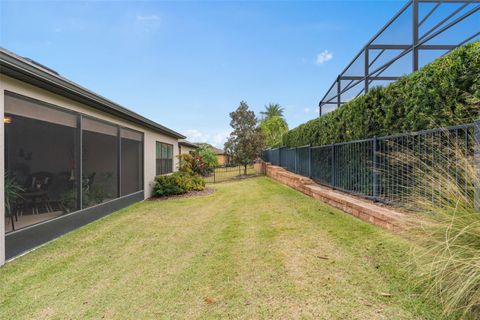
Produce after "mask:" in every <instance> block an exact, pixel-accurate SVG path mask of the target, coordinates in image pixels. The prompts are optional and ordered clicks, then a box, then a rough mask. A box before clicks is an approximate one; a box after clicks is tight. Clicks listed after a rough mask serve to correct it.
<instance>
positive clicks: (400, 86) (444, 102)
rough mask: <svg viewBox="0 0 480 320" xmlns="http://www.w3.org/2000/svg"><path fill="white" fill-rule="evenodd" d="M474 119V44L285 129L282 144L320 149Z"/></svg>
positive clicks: (479, 94)
mask: <svg viewBox="0 0 480 320" xmlns="http://www.w3.org/2000/svg"><path fill="white" fill-rule="evenodd" d="M479 118H480V42H474V43H470V44H467V45H465V46H462V47H459V48H457V49H455V50H454V51H452V52H451V53H449V54H448V55H445V56H444V57H442V58H440V59H437V60H435V61H434V62H432V63H430V64H428V65H427V66H425V67H423V68H422V69H421V70H419V71H417V72H414V73H412V74H410V75H408V76H405V77H402V78H400V79H399V80H397V81H395V82H394V83H391V84H390V85H388V86H386V87H376V88H373V89H371V90H370V91H369V92H368V93H367V94H365V95H363V96H361V97H358V98H356V99H354V100H352V101H349V102H348V103H346V104H344V105H343V106H341V107H340V108H338V109H336V110H335V111H333V112H330V113H328V114H326V115H324V116H322V117H320V118H317V119H314V120H311V121H308V122H306V123H304V124H302V125H300V126H298V127H297V128H295V129H292V130H290V131H289V132H288V133H287V134H285V135H284V137H283V143H284V145H285V146H289V147H294V146H301V145H307V144H311V145H324V144H330V143H337V142H343V141H349V140H355V139H363V138H369V137H374V136H384V135H389V134H394V133H401V132H411V131H418V130H423V129H430V128H435V127H441V126H449V125H454V124H458V123H459V122H461V123H465V122H471V121H473V120H475V119H479Z"/></svg>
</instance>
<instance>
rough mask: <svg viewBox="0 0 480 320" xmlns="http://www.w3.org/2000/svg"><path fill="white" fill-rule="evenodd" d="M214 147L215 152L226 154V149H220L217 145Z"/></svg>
mask: <svg viewBox="0 0 480 320" xmlns="http://www.w3.org/2000/svg"><path fill="white" fill-rule="evenodd" d="M212 149H213V152H215V154H218V155H222V154H225V150H223V149H219V148H215V147H212Z"/></svg>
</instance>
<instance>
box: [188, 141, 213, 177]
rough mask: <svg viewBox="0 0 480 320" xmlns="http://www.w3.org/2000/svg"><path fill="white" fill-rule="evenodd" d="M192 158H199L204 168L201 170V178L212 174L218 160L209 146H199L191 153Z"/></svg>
mask: <svg viewBox="0 0 480 320" xmlns="http://www.w3.org/2000/svg"><path fill="white" fill-rule="evenodd" d="M193 155H194V156H198V157H201V159H202V160H203V162H204V164H205V167H204V168H203V170H204V172H203V173H202V175H203V176H205V175H208V173H211V172H213V170H214V169H215V167H218V158H217V155H216V154H215V151H213V147H212V146H211V145H209V144H206V143H205V144H200V145H199V146H198V148H197V149H195V151H194V152H193Z"/></svg>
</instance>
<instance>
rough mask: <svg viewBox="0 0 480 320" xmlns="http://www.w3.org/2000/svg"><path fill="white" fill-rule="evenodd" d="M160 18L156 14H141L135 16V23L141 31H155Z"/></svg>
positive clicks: (158, 25)
mask: <svg viewBox="0 0 480 320" xmlns="http://www.w3.org/2000/svg"><path fill="white" fill-rule="evenodd" d="M161 22H162V21H161V19H160V17H159V16H157V15H156V14H149V15H141V14H137V15H136V17H135V25H136V27H137V28H139V30H141V31H143V32H155V31H157V30H158V29H159V27H160V24H161Z"/></svg>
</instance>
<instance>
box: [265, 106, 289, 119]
mask: <svg viewBox="0 0 480 320" xmlns="http://www.w3.org/2000/svg"><path fill="white" fill-rule="evenodd" d="M283 111H285V109H283V108H282V106H281V105H279V104H278V103H269V104H268V105H266V106H265V111H261V112H260V114H261V115H262V120H263V121H265V120H267V119H268V118H271V117H280V118H283Z"/></svg>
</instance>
